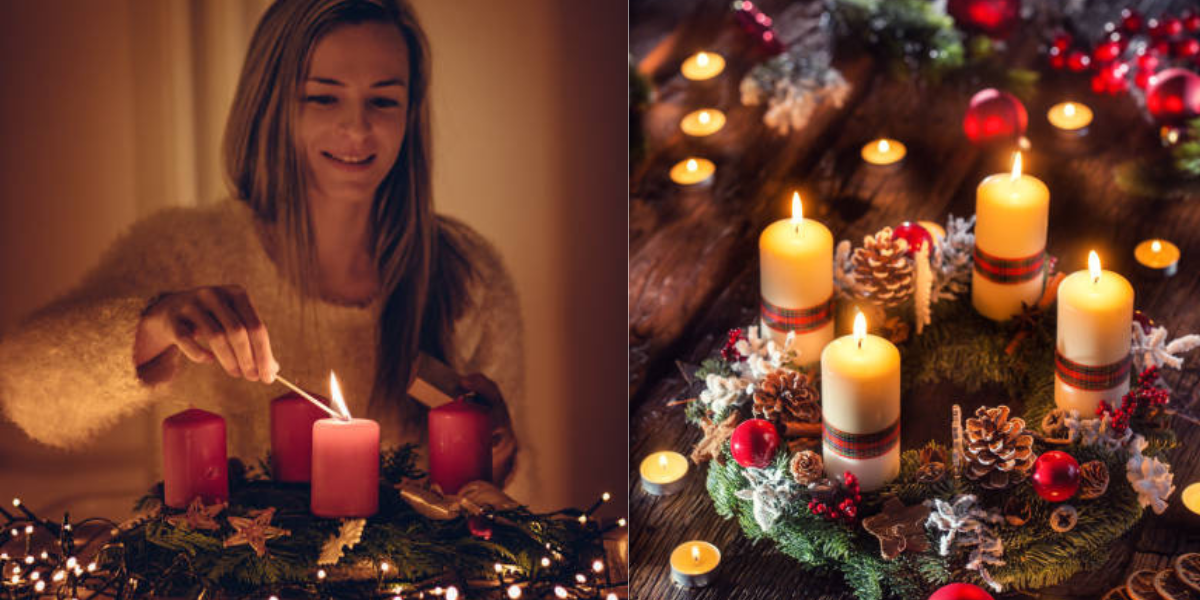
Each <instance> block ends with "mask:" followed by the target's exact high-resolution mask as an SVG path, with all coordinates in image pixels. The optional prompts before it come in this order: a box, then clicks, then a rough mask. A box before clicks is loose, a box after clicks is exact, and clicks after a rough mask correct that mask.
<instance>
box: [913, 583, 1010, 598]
mask: <svg viewBox="0 0 1200 600" xmlns="http://www.w3.org/2000/svg"><path fill="white" fill-rule="evenodd" d="M929 600H995V599H994V598H992V595H991V594H989V593H987V592H985V591H983V588H981V587H979V586H977V585H971V584H969V583H951V584H950V585H945V586H942V587H940V588H938V590H937V591H936V592H934V593H933V595H932V596H930V597H929Z"/></svg>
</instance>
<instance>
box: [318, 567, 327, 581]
mask: <svg viewBox="0 0 1200 600" xmlns="http://www.w3.org/2000/svg"><path fill="white" fill-rule="evenodd" d="M317 579H322V580H323V579H325V569H317Z"/></svg>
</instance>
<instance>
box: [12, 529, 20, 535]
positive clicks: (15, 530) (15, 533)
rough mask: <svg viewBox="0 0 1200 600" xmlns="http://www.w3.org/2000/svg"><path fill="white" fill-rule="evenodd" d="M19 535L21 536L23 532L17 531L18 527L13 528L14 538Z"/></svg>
mask: <svg viewBox="0 0 1200 600" xmlns="http://www.w3.org/2000/svg"><path fill="white" fill-rule="evenodd" d="M18 535H21V532H20V531H17V528H16V527H13V530H12V536H13V537H17V536H18Z"/></svg>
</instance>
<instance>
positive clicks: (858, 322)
mask: <svg viewBox="0 0 1200 600" xmlns="http://www.w3.org/2000/svg"><path fill="white" fill-rule="evenodd" d="M854 313H855V314H854V341H855V342H858V347H859V348H862V343H863V338H865V337H867V318H866V317H865V316H863V314H862V311H861V310H856V311H854Z"/></svg>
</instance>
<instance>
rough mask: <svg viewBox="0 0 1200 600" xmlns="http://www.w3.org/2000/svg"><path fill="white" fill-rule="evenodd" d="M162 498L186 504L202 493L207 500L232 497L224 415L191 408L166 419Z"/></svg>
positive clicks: (179, 505) (176, 505)
mask: <svg viewBox="0 0 1200 600" xmlns="http://www.w3.org/2000/svg"><path fill="white" fill-rule="evenodd" d="M162 431H163V499H164V501H165V502H166V504H167V506H170V507H171V508H186V507H187V505H188V504H190V503H191V501H192V499H193V498H195V497H196V496H200V498H201V499H203V500H204V503H205V504H213V503H216V502H223V501H226V500H229V475H228V473H227V471H226V469H227V464H226V459H225V419H223V418H221V416H220V415H215V414H213V413H210V412H208V411H204V410H200V409H198V408H189V409H187V410H185V411H183V412H179V413H175V414H173V415H171V416H169V417H167V418H166V419H164V420H163V424H162Z"/></svg>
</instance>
